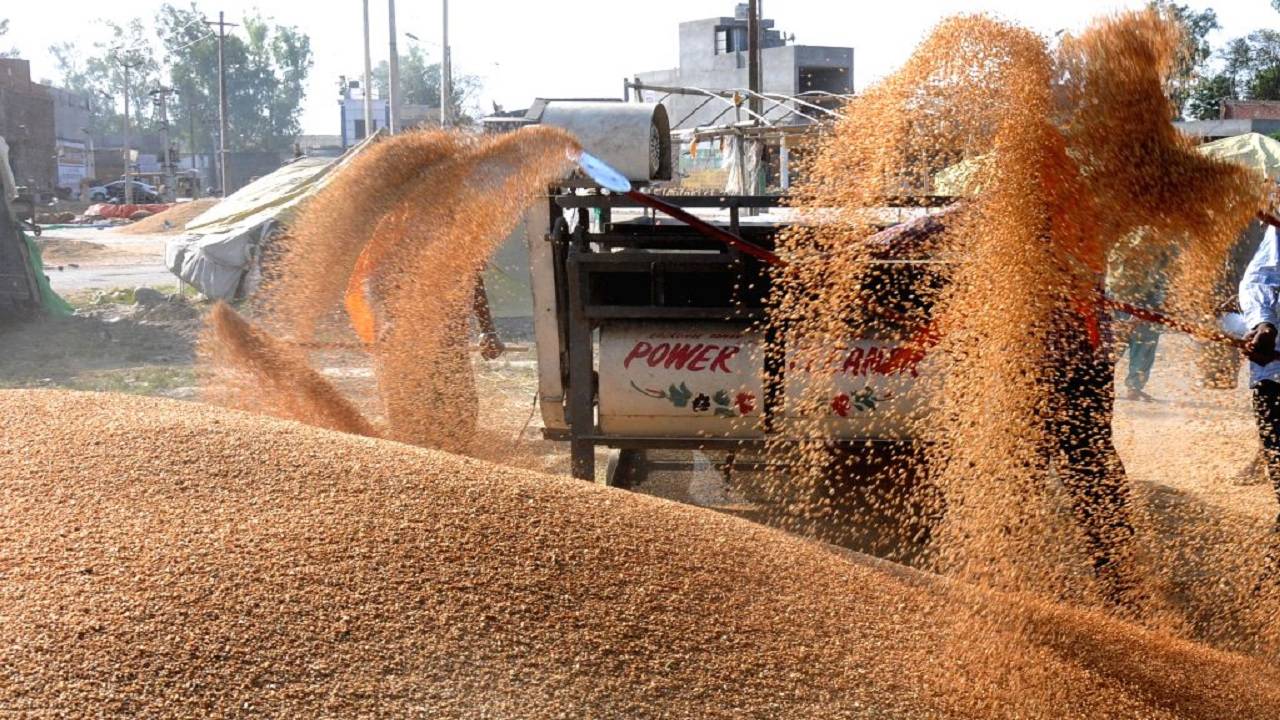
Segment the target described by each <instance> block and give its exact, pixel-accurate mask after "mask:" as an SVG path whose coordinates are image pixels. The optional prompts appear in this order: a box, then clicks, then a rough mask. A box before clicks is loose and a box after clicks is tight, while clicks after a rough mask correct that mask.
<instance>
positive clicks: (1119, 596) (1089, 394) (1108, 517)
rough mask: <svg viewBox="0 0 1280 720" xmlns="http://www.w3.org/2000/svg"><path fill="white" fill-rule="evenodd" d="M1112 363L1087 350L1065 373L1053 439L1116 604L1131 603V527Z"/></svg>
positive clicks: (1094, 559) (1064, 479)
mask: <svg viewBox="0 0 1280 720" xmlns="http://www.w3.org/2000/svg"><path fill="white" fill-rule="evenodd" d="M1111 367H1112V366H1111V359H1110V358H1109V357H1107V353H1105V352H1104V351H1101V350H1097V351H1095V350H1093V349H1092V348H1090V347H1088V346H1085V347H1082V348H1081V349H1080V353H1079V354H1077V355H1076V356H1075V359H1074V362H1071V363H1070V364H1069V366H1068V371H1067V374H1066V376H1067V382H1066V383H1065V385H1064V386H1063V387H1062V389H1061V392H1063V393H1066V394H1067V397H1066V400H1067V402H1065V403H1063V404H1062V407H1063V410H1062V411H1061V415H1062V416H1063V417H1061V418H1060V422H1059V423H1058V427H1057V428H1056V435H1055V438H1054V439H1055V440H1056V442H1057V444H1058V447H1059V449H1060V451H1061V457H1062V458H1063V461H1062V462H1061V463H1060V464H1059V473H1058V474H1059V477H1060V479H1061V481H1062V484H1063V487H1064V488H1065V489H1066V490H1067V492H1068V493H1069V494H1070V496H1071V501H1072V509H1073V513H1074V515H1075V518H1076V522H1078V523H1079V524H1080V527H1081V530H1082V531H1083V532H1084V535H1085V540H1086V542H1087V543H1088V547H1087V551H1088V553H1089V559H1090V562H1091V563H1092V564H1093V568H1094V572H1095V573H1096V575H1097V577H1098V579H1099V580H1100V581H1101V582H1102V583H1103V591H1104V593H1106V595H1107V598H1108V600H1110V601H1112V602H1114V603H1131V602H1133V601H1134V598H1133V597H1131V591H1132V590H1133V586H1134V578H1133V576H1132V573H1133V568H1132V567H1131V564H1132V563H1131V554H1132V539H1133V534H1134V531H1133V524H1132V522H1131V521H1130V502H1129V501H1130V497H1129V494H1130V493H1129V483H1128V479H1127V478H1126V476H1125V470H1124V464H1123V463H1122V462H1121V460H1120V455H1119V453H1117V452H1116V448H1115V445H1114V443H1113V442H1112V434H1111V420H1112V413H1113V410H1114V407H1115V386H1114V383H1113V381H1112V373H1111Z"/></svg>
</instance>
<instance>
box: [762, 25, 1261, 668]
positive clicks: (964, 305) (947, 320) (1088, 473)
mask: <svg viewBox="0 0 1280 720" xmlns="http://www.w3.org/2000/svg"><path fill="white" fill-rule="evenodd" d="M1180 40H1181V36H1180V35H1179V32H1178V30H1177V26H1176V25H1175V24H1174V23H1173V22H1171V21H1170V20H1169V19H1168V18H1165V17H1163V16H1161V15H1160V14H1159V13H1157V12H1155V11H1147V12H1135V13H1127V14H1122V15H1117V16H1114V17H1106V18H1103V19H1100V20H1097V21H1095V22H1094V23H1093V24H1091V25H1090V26H1089V27H1087V28H1085V29H1084V31H1083V32H1081V33H1080V34H1079V35H1078V36H1065V37H1063V38H1061V40H1060V41H1058V42H1056V43H1055V44H1053V45H1050V44H1049V43H1048V42H1047V41H1046V40H1045V39H1044V38H1041V37H1039V36H1037V35H1035V34H1033V33H1031V32H1029V31H1027V30H1025V29H1022V28H1019V27H1016V26H1013V25H1010V24H1007V23H1004V22H1001V21H998V20H995V19H991V18H988V17H981V16H978V17H958V18H953V19H950V20H947V21H945V22H943V23H942V24H941V25H939V27H938V28H937V29H936V30H935V31H934V32H933V34H931V35H930V36H929V37H928V38H927V39H926V40H925V41H924V42H923V43H922V44H921V45H920V47H919V48H918V49H917V50H916V52H915V54H914V55H913V56H912V57H911V59H910V60H909V61H908V62H907V63H906V64H905V65H904V66H903V67H902V68H901V69H900V70H899V71H898V72H897V73H895V74H893V75H892V76H890V77H888V78H887V79H885V80H884V81H883V82H881V83H879V84H878V85H876V86H875V87H873V88H870V89H869V90H867V91H866V92H865V93H863V94H861V95H860V96H859V97H858V98H857V99H856V100H854V101H852V102H851V103H850V104H849V106H848V107H847V109H846V117H845V118H844V119H843V120H841V121H840V122H839V123H838V124H837V125H836V126H835V127H834V128H833V130H832V131H831V133H830V134H829V135H828V136H827V137H825V138H824V139H823V140H822V141H821V142H820V144H819V147H818V150H817V152H816V155H815V157H814V158H813V160H812V162H811V165H810V168H809V173H810V174H809V178H808V181H807V182H806V183H805V184H804V186H803V188H802V189H801V191H800V193H799V194H798V198H797V205H798V206H799V207H801V208H803V209H807V210H809V211H811V212H814V213H819V212H821V213H826V214H827V215H826V216H827V217H830V218H831V219H832V222H828V223H823V224H821V225H818V226H816V227H805V228H801V229H797V230H794V231H792V232H791V233H790V234H789V235H788V236H787V237H786V238H785V239H784V244H783V247H784V248H785V249H786V252H787V253H788V256H789V257H790V258H792V259H793V262H792V263H791V264H790V265H789V266H788V267H787V268H786V270H785V272H784V273H783V274H782V276H781V277H780V278H779V283H778V285H777V291H776V293H775V300H774V303H773V307H772V310H771V314H770V319H769V323H770V324H771V325H772V326H773V327H774V328H775V330H776V331H777V332H778V333H779V334H781V335H782V336H784V337H786V338H787V342H788V347H789V350H790V351H791V352H794V353H796V354H797V355H798V356H799V357H801V358H805V357H806V356H808V357H809V360H807V361H806V360H802V361H801V362H808V363H809V364H816V365H820V364H821V355H822V353H825V352H829V350H827V349H826V348H829V347H831V346H833V345H838V344H839V343H840V342H842V340H843V339H844V338H848V337H851V336H858V335H859V334H865V333H868V332H870V333H877V332H878V333H884V334H888V335H889V336H892V337H897V338H899V339H900V341H901V342H902V343H903V345H904V346H907V347H915V348H918V349H921V350H925V349H927V351H928V352H927V355H928V357H930V358H932V360H931V362H933V363H936V365H934V366H933V367H934V368H939V367H940V371H939V372H936V373H933V374H931V375H930V376H929V377H928V378H925V377H924V376H923V375H922V378H921V381H922V382H930V383H931V384H932V385H934V387H931V389H930V393H931V394H932V396H933V398H934V407H933V408H932V411H931V412H930V413H928V414H927V416H925V417H913V418H911V422H913V423H914V424H915V435H916V436H917V437H919V438H923V439H924V440H925V443H924V447H923V448H921V450H920V455H921V456H922V459H919V460H918V461H917V462H916V463H914V465H915V466H916V467H914V468H911V467H908V469H906V470H899V471H898V472H901V473H902V474H903V475H915V476H917V477H913V478H911V479H910V481H909V482H903V483H900V485H902V486H905V485H908V484H911V483H915V484H916V487H917V490H916V492H915V494H914V495H912V496H909V497H906V498H902V497H888V498H881V499H880V502H881V503H882V504H893V505H896V506H897V508H896V512H897V513H898V514H899V515H902V514H906V515H909V516H910V518H911V519H912V520H914V521H915V522H914V525H915V527H916V528H917V530H918V533H917V535H916V539H919V537H920V535H925V536H927V537H928V542H927V547H928V550H927V552H926V553H924V554H923V556H918V557H916V558H914V559H913V561H914V562H916V563H917V564H919V565H922V566H924V567H929V568H931V569H933V570H936V571H938V572H941V573H944V574H947V575H951V576H955V577H959V578H964V579H966V580H968V581H972V582H976V583H979V584H981V585H985V586H990V587H995V588H1002V589H1005V590H1008V591H1010V592H1016V593H1029V594H1032V595H1036V596H1040V597H1044V598H1049V599H1053V600H1057V601H1066V602H1070V603H1073V604H1079V605H1084V606H1092V607H1097V608H1100V609H1104V610H1106V611H1107V612H1112V613H1115V614H1117V615H1120V616H1123V617H1128V618H1130V619H1138V620H1141V621H1143V622H1146V623H1148V624H1149V625H1153V626H1158V627H1163V628H1165V629H1166V630H1169V631H1171V632H1185V633H1189V634H1192V635H1197V636H1198V637H1201V638H1204V637H1212V638H1214V639H1215V640H1217V641H1221V642H1222V643H1224V644H1225V645H1227V646H1230V647H1234V648H1245V647H1255V646H1256V643H1257V638H1258V637H1259V635H1260V633H1264V632H1265V628H1266V627H1267V626H1269V625H1270V624H1271V623H1272V622H1273V619H1272V618H1271V617H1269V616H1268V613H1269V612H1271V611H1270V610H1267V608H1272V607H1274V601H1271V600H1264V599H1260V598H1258V597H1256V596H1254V595H1252V594H1250V589H1251V586H1252V583H1253V580H1254V578H1256V572H1257V570H1258V569H1259V568H1260V567H1261V561H1260V560H1259V554H1258V552H1257V551H1256V548H1257V547H1258V546H1259V545H1261V544H1265V542H1266V539H1265V532H1259V530H1258V529H1257V528H1239V527H1237V528H1230V529H1228V528H1223V527H1215V526H1211V525H1204V526H1196V525H1192V526H1189V527H1184V528H1182V532H1186V533H1190V534H1191V535H1192V536H1193V537H1194V536H1199V537H1201V538H1204V544H1206V545H1212V544H1215V543H1216V542H1218V541H1224V540H1226V538H1228V537H1229V538H1230V540H1229V541H1228V542H1230V544H1231V546H1233V547H1236V548H1237V549H1238V550H1239V551H1241V553H1242V554H1240V555H1238V556H1237V558H1236V559H1235V562H1234V563H1233V562H1231V561H1227V562H1225V563H1224V564H1222V565H1220V566H1217V567H1213V568H1212V569H1210V570H1209V571H1208V572H1209V573H1211V576H1212V577H1213V578H1214V579H1213V580H1208V579H1206V581H1204V582H1202V583H1200V587H1199V588H1197V593H1198V595H1199V597H1200V601H1201V602H1205V603H1207V604H1209V605H1213V606H1214V607H1215V608H1216V609H1215V610H1213V611H1211V614H1212V619H1211V618H1210V617H1206V616H1201V617H1199V618H1196V619H1195V620H1193V621H1192V622H1191V623H1190V626H1188V624H1187V623H1185V622H1184V621H1183V620H1181V619H1171V618H1173V617H1181V616H1180V615H1179V614H1178V613H1177V612H1173V611H1172V609H1171V608H1170V607H1169V606H1168V605H1169V603H1171V602H1175V601H1172V600H1170V599H1169V598H1168V595H1169V593H1168V588H1167V587H1165V583H1164V581H1163V580H1162V579H1161V578H1162V577H1163V576H1164V575H1166V574H1167V571H1168V570H1169V567H1168V566H1167V565H1166V563H1170V562H1173V563H1177V562H1179V560H1178V559H1177V558H1176V556H1170V555H1168V554H1164V555H1161V554H1160V553H1159V552H1157V550H1156V549H1155V548H1154V547H1153V546H1152V545H1153V543H1152V542H1151V539H1150V533H1151V532H1152V530H1151V528H1150V527H1148V524H1147V522H1146V519H1145V518H1144V512H1143V509H1142V503H1141V502H1140V499H1139V498H1137V497H1135V495H1134V491H1133V490H1132V488H1131V483H1129V481H1128V480H1127V479H1126V477H1125V470H1124V468H1123V465H1122V463H1121V460H1120V458H1119V455H1118V454H1117V453H1116V450H1115V448H1114V444H1113V439H1112V431H1111V417H1112V407H1113V403H1114V395H1113V392H1114V391H1113V390H1112V389H1111V387H1112V380H1113V368H1114V364H1113V363H1114V357H1113V356H1112V352H1111V347H1110V343H1111V341H1112V336H1111V333H1110V330H1111V328H1110V322H1109V317H1110V315H1111V313H1110V311H1109V310H1108V309H1107V308H1106V307H1105V306H1104V305H1103V304H1102V299H1101V286H1102V278H1103V275H1104V272H1105V270H1106V264H1107V259H1108V257H1109V255H1111V254H1112V253H1113V252H1114V251H1115V250H1116V248H1117V247H1118V246H1120V245H1121V244H1122V241H1124V240H1126V239H1127V238H1131V237H1134V236H1138V237H1140V238H1141V242H1140V243H1138V244H1137V252H1138V255H1139V258H1138V259H1137V260H1135V261H1133V262H1131V267H1133V266H1137V267H1139V268H1141V267H1142V263H1141V258H1142V257H1146V256H1152V257H1153V256H1155V255H1156V254H1158V253H1171V254H1173V255H1174V256H1175V257H1176V258H1177V260H1176V262H1175V263H1174V265H1173V266H1172V268H1171V269H1170V270H1169V280H1170V283H1171V285H1172V287H1173V291H1172V294H1171V297H1170V299H1169V303H1168V305H1167V307H1170V308H1173V309H1174V311H1175V312H1176V313H1177V314H1178V315H1179V316H1180V317H1183V318H1190V319H1192V320H1193V321H1194V322H1196V323H1199V324H1200V325H1202V326H1205V327H1213V326H1214V325H1215V319H1214V317H1213V315H1212V311H1213V310H1214V307H1213V304H1214V299H1213V290H1214V287H1215V284H1216V283H1217V282H1218V280H1219V277H1220V276H1221V273H1222V270H1223V265H1224V262H1225V259H1226V257H1227V255H1228V253H1229V251H1230V250H1231V248H1232V246H1233V245H1234V243H1235V241H1236V238H1237V236H1238V235H1239V233H1240V230H1241V229H1242V228H1244V227H1245V226H1246V225H1247V224H1248V223H1249V221H1250V220H1251V219H1252V218H1253V217H1254V215H1255V213H1256V212H1257V211H1258V210H1259V209H1260V208H1261V207H1262V204H1263V202H1264V194H1265V188H1264V185H1263V183H1262V180H1261V178H1260V177H1258V176H1255V175H1253V174H1251V173H1250V172H1248V171H1247V170H1245V169H1244V168H1242V167H1239V166H1236V165H1233V164H1228V163H1224V162H1219V161H1215V160H1212V159H1209V158H1206V157H1204V156H1202V155H1200V154H1198V153H1196V152H1195V150H1194V147H1193V144H1192V141H1191V140H1190V139H1189V138H1186V137H1183V136H1181V135H1180V134H1179V133H1178V131H1177V130H1175V128H1174V127H1173V125H1172V124H1171V122H1170V118H1171V117H1172V116H1173V111H1172V108H1171V107H1170V105H1169V101H1168V99H1167V97H1166V95H1165V92H1164V87H1165V81H1166V79H1167V73H1168V72H1169V70H1170V68H1171V67H1172V62H1173V60H1174V57H1175V53H1176V52H1177V49H1178V47H1179V42H1180ZM957 175H958V176H960V177H961V178H962V181H961V182H960V183H959V184H960V187H959V188H958V189H957V188H956V187H955V183H954V181H953V182H952V187H951V188H949V189H947V190H945V191H940V190H938V188H937V187H936V186H937V185H939V184H941V183H940V179H941V178H946V177H948V176H950V177H951V178H955V177H956V176H957ZM933 194H957V195H959V196H960V197H959V198H958V202H957V203H956V204H955V205H953V206H952V207H951V208H950V209H949V210H948V211H947V212H945V213H942V214H938V215H936V216H935V218H936V219H935V220H931V221H930V220H923V219H922V220H917V221H916V222H914V223H910V224H909V225H907V226H903V227H914V228H916V229H915V230H914V231H912V230H908V231H906V232H897V233H895V232H894V231H893V230H890V231H886V232H883V233H879V230H880V228H881V227H883V226H884V225H885V224H886V220H885V218H886V205H889V204H890V202H889V201H890V200H892V199H894V198H907V197H912V196H929V195H933ZM928 222H932V226H927V225H926V224H925V223H928ZM927 227H931V229H925V228H927ZM877 233H879V234H877ZM886 244H888V245H894V244H896V245H897V247H898V248H899V250H901V251H902V252H905V253H908V255H909V256H912V257H916V258H930V259H931V260H933V261H934V262H936V264H935V265H931V266H930V267H931V268H933V269H932V270H930V272H929V277H928V278H925V279H924V280H917V286H918V287H920V288H921V291H920V292H916V293H915V294H914V296H913V297H912V298H911V302H906V303H900V304H898V306H896V307H894V306H890V307H885V306H884V301H883V300H882V298H883V297H884V294H883V293H882V292H878V290H881V289H882V288H883V286H884V284H885V282H886V281H885V279H884V277H883V274H884V265H883V264H879V263H878V262H877V261H878V260H879V259H880V258H881V253H883V251H884V249H885V247H886ZM1130 245H1132V243H1130ZM1148 267H1149V266H1148ZM830 387H831V386H830V383H826V384H825V385H824V383H821V382H817V383H812V384H811V385H810V387H809V388H808V389H807V392H806V395H805V397H804V399H803V403H802V404H803V407H802V408H800V409H799V412H798V414H802V415H803V416H804V419H803V420H802V421H801V423H800V424H801V426H802V428H803V429H802V430H801V431H800V432H799V433H798V435H800V436H801V437H807V438H812V439H810V440H806V441H804V442H800V443H790V442H788V443H785V444H783V443H778V444H777V447H775V448H773V450H772V453H773V455H774V456H775V457H780V458H784V459H785V460H786V461H787V462H788V463H789V464H790V465H791V466H792V468H793V472H791V473H789V474H787V475H786V476H785V477H783V476H781V475H779V476H778V477H775V478H773V479H772V480H771V481H770V483H771V486H772V487H773V492H774V493H775V494H776V495H778V496H785V497H787V498H788V499H789V501H790V502H789V504H788V505H786V517H785V518H782V519H781V520H780V522H782V523H783V524H786V525H789V526H792V527H796V528H798V529H802V530H806V531H809V532H813V533H815V534H818V535H819V536H823V535H824V534H832V528H837V529H838V528H841V527H842V526H848V525H856V524H857V523H859V522H861V521H863V520H864V519H865V518H864V517H863V516H862V515H860V513H866V512H867V511H866V510H865V509H853V510H850V509H848V508H846V507H844V506H842V505H840V504H839V503H838V502H836V501H835V500H833V499H832V498H833V497H834V496H835V494H836V493H834V492H833V491H832V490H831V487H832V483H833V482H834V478H837V477H839V476H840V475H841V467H840V465H841V463H842V462H845V461H846V458H845V457H844V456H841V455H840V454H839V453H837V452H836V451H835V450H834V446H833V445H832V443H830V442H829V441H828V440H827V439H826V437H827V436H826V435H824V431H823V428H824V424H823V423H824V416H825V415H826V414H829V413H828V412H825V411H826V408H825V403H828V402H829V397H830ZM796 470H798V471H796ZM914 471H918V472H914ZM923 474H927V475H928V478H927V480H921V479H920V478H919V477H918V476H919V475H923ZM1210 538H1212V540H1210ZM1246 556H1247V557H1248V563H1249V564H1250V566H1249V568H1245V564H1246V563H1242V562H1241V561H1240V558H1241V557H1246ZM1251 573H1252V574H1251ZM1224 585H1229V586H1230V587H1231V590H1230V591H1227V592H1223V591H1222V586H1224ZM1210 598H1212V599H1210ZM1175 604H1176V603H1175ZM1192 604H1194V602H1193V603H1192ZM1184 610H1185V608H1184ZM1192 614H1194V612H1193V613H1192ZM1245 616H1248V617H1251V618H1252V620H1251V621H1244V620H1241V618H1243V617H1245ZM1225 618H1232V620H1230V621H1228V620H1226V619H1225ZM1237 621H1239V622H1244V623H1245V624H1244V625H1233V624H1232V623H1235V622H1237ZM1255 649H1256V648H1255Z"/></svg>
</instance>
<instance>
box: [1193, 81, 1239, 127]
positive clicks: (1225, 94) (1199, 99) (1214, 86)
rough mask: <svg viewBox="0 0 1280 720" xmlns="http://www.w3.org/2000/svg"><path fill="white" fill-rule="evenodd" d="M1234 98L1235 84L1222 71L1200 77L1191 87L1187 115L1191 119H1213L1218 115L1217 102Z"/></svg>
mask: <svg viewBox="0 0 1280 720" xmlns="http://www.w3.org/2000/svg"><path fill="white" fill-rule="evenodd" d="M1234 98H1235V85H1234V84H1233V83H1232V81H1231V78H1230V77H1228V76H1227V75H1225V74H1223V73H1215V74H1213V75H1209V76H1207V77H1202V78H1200V79H1199V80H1198V81H1196V84H1195V85H1194V86H1193V87H1192V88H1191V96H1190V97H1189V98H1188V100H1187V117H1189V118H1191V119H1193V120H1213V119H1215V118H1217V117H1218V114H1219V109H1218V108H1219V103H1220V102H1221V101H1222V100H1223V99H1228V100H1230V99H1234Z"/></svg>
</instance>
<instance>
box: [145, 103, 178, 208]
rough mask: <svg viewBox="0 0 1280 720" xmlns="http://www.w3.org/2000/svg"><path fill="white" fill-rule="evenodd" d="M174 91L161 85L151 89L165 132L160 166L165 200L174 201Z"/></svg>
mask: <svg viewBox="0 0 1280 720" xmlns="http://www.w3.org/2000/svg"><path fill="white" fill-rule="evenodd" d="M172 93H173V88H168V87H165V86H163V85H160V86H159V87H157V88H156V89H154V90H152V91H151V96H152V98H153V99H154V100H155V105H156V111H157V114H158V115H159V117H160V131H161V132H162V133H163V134H164V156H163V157H164V159H163V160H162V161H161V163H160V168H161V169H162V170H164V186H165V193H164V200H165V201H166V202H173V201H174V200H176V199H177V188H176V187H175V181H174V179H173V158H172V156H171V155H170V153H169V95H170V94H172Z"/></svg>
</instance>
